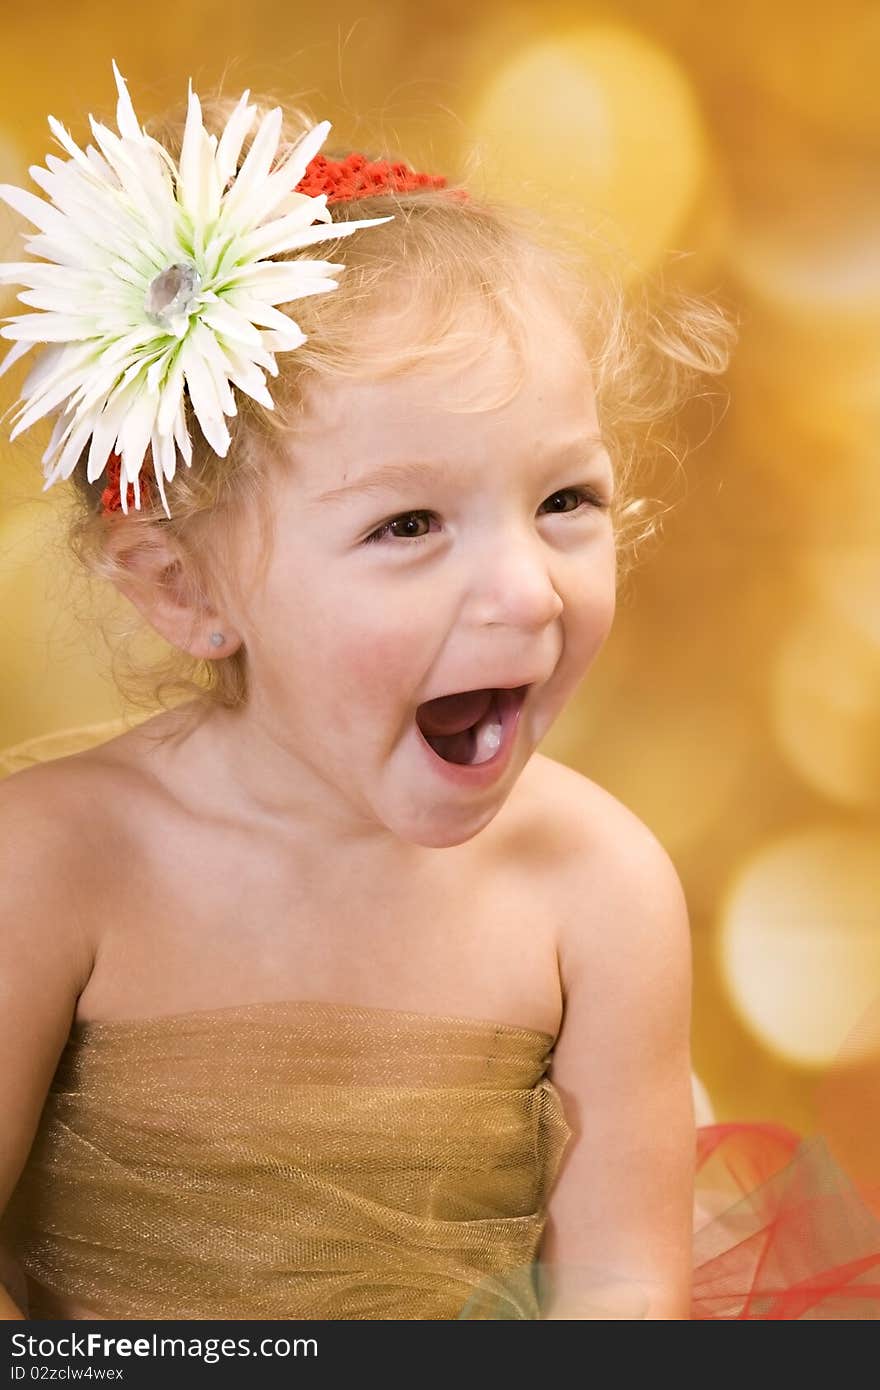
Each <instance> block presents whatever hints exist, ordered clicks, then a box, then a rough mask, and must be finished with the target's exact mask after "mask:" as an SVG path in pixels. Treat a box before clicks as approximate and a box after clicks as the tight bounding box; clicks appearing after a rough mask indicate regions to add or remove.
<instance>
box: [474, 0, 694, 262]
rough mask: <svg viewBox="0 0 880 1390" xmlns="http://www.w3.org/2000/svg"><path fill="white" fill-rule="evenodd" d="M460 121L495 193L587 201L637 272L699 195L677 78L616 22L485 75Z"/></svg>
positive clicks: (690, 110)
mask: <svg viewBox="0 0 880 1390" xmlns="http://www.w3.org/2000/svg"><path fill="white" fill-rule="evenodd" d="M472 122H473V125H474V127H475V129H476V134H477V138H478V140H479V141H480V142H485V143H486V145H487V146H488V154H487V159H486V173H487V178H488V179H489V180H490V181H491V183H492V184H493V190H494V191H495V193H496V194H498V193H500V194H501V195H502V196H509V197H510V198H511V199H512V200H514V201H517V200H519V199H521V198H523V197H531V200H532V201H533V202H534V203H536V204H539V205H540V204H543V203H544V202H545V201H546V202H547V203H548V204H549V206H550V207H551V208H554V209H560V210H561V209H564V208H565V206H566V204H569V205H570V206H571V208H572V209H573V210H574V211H575V212H576V213H577V214H579V215H582V212H583V209H584V208H585V206H587V205H588V206H589V207H590V208H591V209H593V210H594V211H595V212H597V213H598V214H599V216H600V219H602V218H605V217H608V218H610V219H611V221H612V223H613V224H614V226H613V228H612V239H614V240H617V241H619V242H620V243H621V244H622V245H623V246H624V248H625V250H626V251H628V252H629V254H630V255H632V256H633V257H634V259H635V261H636V262H637V263H638V265H639V266H640V267H641V269H643V270H645V269H647V268H648V267H649V266H650V265H652V264H653V263H654V262H655V261H657V260H658V258H659V257H660V256H661V255H662V254H663V252H664V251H665V249H666V248H667V247H668V246H669V245H670V244H671V243H672V242H674V241H675V239H676V234H677V231H678V229H679V228H680V227H681V226H682V224H683V223H684V222H685V221H686V220H687V218H688V217H689V215H690V214H691V212H692V210H693V207H694V204H695V202H696V200H697V198H698V195H699V191H700V187H701V183H702V180H703V177H704V172H705V167H706V143H705V137H704V132H703V124H702V118H701V113H700V110H699V108H698V106H697V104H696V101H695V99H694V95H693V92H692V89H691V86H690V83H689V81H688V78H687V75H686V73H685V72H684V70H683V69H682V68H681V67H680V66H679V64H678V63H677V62H676V61H675V59H674V58H672V57H671V56H670V55H669V54H667V53H666V52H664V51H663V49H662V48H660V47H659V46H658V45H657V44H655V43H654V42H652V41H651V39H649V38H648V37H646V36H645V35H643V34H639V33H637V32H635V31H633V30H630V29H627V28H625V27H622V26H614V25H606V26H601V25H597V26H595V27H587V28H580V29H576V30H573V31H568V32H566V33H563V34H559V35H556V36H554V37H553V38H552V39H543V40H542V39H534V40H533V41H531V42H529V43H527V44H525V45H524V46H523V47H522V48H520V49H519V50H518V51H517V52H516V53H515V54H514V55H513V56H512V57H510V58H509V59H508V60H507V61H504V62H502V63H501V65H500V66H499V67H498V68H496V69H495V70H494V71H493V72H492V74H491V76H490V77H489V78H488V79H487V81H486V83H485V86H484V88H483V90H482V92H481V93H480V95H479V97H478V98H477V100H476V103H475V108H474V110H473V112H472Z"/></svg>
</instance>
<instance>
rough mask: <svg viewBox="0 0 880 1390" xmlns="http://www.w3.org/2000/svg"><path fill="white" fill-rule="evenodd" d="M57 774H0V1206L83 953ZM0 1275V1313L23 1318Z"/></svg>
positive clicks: (82, 971) (61, 1038)
mask: <svg viewBox="0 0 880 1390" xmlns="http://www.w3.org/2000/svg"><path fill="white" fill-rule="evenodd" d="M56 786H57V778H56V776H55V774H54V773H52V774H49V773H46V772H44V771H43V770H42V769H40V770H34V771H33V772H32V771H31V770H30V769H29V770H28V771H26V772H21V773H15V774H13V775H12V776H11V777H9V778H6V779H5V780H4V781H0V1059H2V1065H0V1213H2V1212H3V1211H4V1210H5V1208H6V1205H7V1203H8V1202H9V1198H10V1196H11V1195H12V1191H13V1189H14V1187H15V1184H16V1183H17V1181H18V1178H19V1176H20V1174H21V1170H22V1168H23V1167H24V1164H25V1162H26V1160H27V1156H28V1153H29V1151H30V1147H31V1144H32V1143H33V1139H34V1135H35V1134H36V1130H37V1125H38V1123H39V1119H40V1115H41V1113H42V1109H43V1105H44V1104H45V1100H46V1095H47V1093H48V1090H49V1085H50V1083H51V1080H52V1076H53V1073H54V1071H55V1067H56V1066H57V1063H58V1059H59V1056H60V1054H61V1052H62V1050H63V1047H64V1044H65V1042H66V1040H67V1037H68V1034H69V1032H70V1026H71V1023H72V1020H73V1017H74V1015H75V1012H76V1001H77V997H78V995H79V993H80V992H81V990H82V989H83V988H84V986H85V984H86V981H87V980H88V977H89V975H90V973H91V968H92V963H93V962H92V953H91V951H90V949H89V947H88V945H87V942H86V940H85V938H84V934H83V933H81V932H80V930H79V917H78V912H77V909H78V907H79V906H80V895H78V893H77V888H76V885H77V881H79V882H80V883H81V882H82V874H81V873H79V874H78V873H77V864H78V862H79V859H80V857H81V856H83V855H85V856H88V855H89V854H90V853H91V849H90V847H89V844H88V840H87V837H85V836H84V833H83V832H84V827H83V823H82V817H80V818H78V819H77V820H76V822H75V823H74V824H73V825H72V826H71V824H70V823H69V822H68V819H67V817H66V815H65V808H64V799H63V798H59V796H58V795H57V791H56ZM24 1316H25V1314H24V1313H22V1312H21V1311H20V1309H19V1308H18V1306H17V1304H16V1303H15V1301H14V1299H13V1298H12V1296H11V1294H10V1293H9V1291H8V1289H7V1288H6V1287H5V1286H4V1285H3V1284H2V1283H0V1321H4V1322H8V1321H12V1320H13V1319H16V1318H21V1317H24Z"/></svg>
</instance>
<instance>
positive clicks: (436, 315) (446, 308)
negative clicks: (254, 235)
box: [64, 95, 736, 719]
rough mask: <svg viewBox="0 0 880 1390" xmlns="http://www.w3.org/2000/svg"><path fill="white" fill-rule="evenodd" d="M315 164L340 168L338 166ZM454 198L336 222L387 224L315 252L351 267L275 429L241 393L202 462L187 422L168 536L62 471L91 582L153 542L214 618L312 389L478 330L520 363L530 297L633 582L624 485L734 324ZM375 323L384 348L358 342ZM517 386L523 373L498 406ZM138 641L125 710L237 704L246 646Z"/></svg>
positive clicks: (215, 113) (554, 238)
mask: <svg viewBox="0 0 880 1390" xmlns="http://www.w3.org/2000/svg"><path fill="white" fill-rule="evenodd" d="M252 100H254V99H253V98H252ZM256 103H257V105H258V108H259V114H260V115H262V114H263V112H264V111H265V110H266V109H268V107H269V106H270V105H274V104H277V103H275V102H273V101H271V100H267V99H266V98H264V97H260V98H257V99H256ZM202 106H203V112H204V119H205V125H206V127H207V128H208V130H219V129H222V127H223V125H224V124H225V122H226V120H227V119H228V117H229V115H230V113H231V111H232V108H233V106H234V102H233V101H232V100H231V99H227V98H224V97H222V96H220V95H216V96H214V97H212V98H209V99H207V100H203V103H202ZM185 115H186V112H185V108H184V107H181V108H179V109H178V110H175V111H173V112H172V113H170V114H169V115H167V116H165V117H163V118H160V119H157V120H154V121H152V122H149V123H147V126H146V128H147V129H148V131H149V133H151V134H152V135H154V136H155V137H156V138H157V139H158V140H160V141H161V142H162V143H163V144H164V145H165V147H166V148H167V149H168V150H169V151H170V152H171V153H172V154H173V155H174V156H175V158H177V157H179V153H180V146H181V142H182V138H183V129H184V123H185ZM316 123H317V122H316V119H315V118H314V117H313V116H312V115H311V113H310V112H309V111H307V110H305V109H304V108H302V107H300V106H293V105H287V106H286V107H285V123H284V136H283V138H284V140H285V141H286V142H288V143H293V142H294V141H296V140H297V139H298V138H299V137H300V136H301V135H302V134H303V133H304V132H305V131H306V130H309V129H311V128H312V127H313V126H314V125H315V124H316ZM247 148H248V146H247V145H246V146H245V149H244V150H243V151H242V156H241V157H242V158H244V155H245V154H246V153H247ZM322 153H324V154H325V155H327V156H328V157H329V158H331V159H341V158H344V156H345V154H346V153H348V151H334V150H332V149H327V148H325V149H324V150H323V151H322ZM369 157H370V158H378V157H379V156H375V155H371V156H369ZM455 188H459V189H461V188H464V182H461V183H459V184H458V185H449V186H447V187H446V188H436V189H435V188H422V189H418V190H417V191H413V192H406V193H398V192H390V191H389V192H385V191H383V192H381V193H380V194H372V195H370V196H366V197H359V198H357V199H354V200H346V201H340V202H336V203H334V204H331V205H330V211H331V213H333V214H334V215H335V217H336V219H337V220H348V219H349V218H355V217H358V218H360V217H364V218H368V217H378V216H383V215H387V214H389V213H393V215H394V216H393V220H391V221H389V222H386V223H384V224H382V225H380V226H376V227H371V228H369V229H368V230H367V231H364V232H363V233H361V234H358V235H355V236H353V237H348V238H344V237H340V238H339V239H338V240H337V241H333V240H328V241H327V242H325V243H322V246H321V255H322V257H324V258H326V259H327V260H334V259H339V260H341V261H342V262H343V263H344V265H345V271H344V273H342V274H341V275H340V277H339V288H338V289H336V290H334V291H333V293H332V294H329V295H316V296H313V297H309V298H305V299H301V300H297V301H296V304H295V306H290V307H289V309H288V312H292V313H293V316H294V318H295V319H296V321H297V323H298V324H299V325H300V327H301V328H302V329H303V331H304V332H305V333H306V334H307V335H308V341H307V342H306V343H304V344H303V345H302V346H301V347H299V348H297V349H296V351H294V352H288V353H282V354H280V356H279V359H278V362H279V376H278V377H277V378H275V379H274V380H273V382H272V388H271V392H272V396H273V400H274V402H275V410H274V411H269V410H267V409H266V408H264V407H263V406H261V405H260V404H258V403H257V402H255V401H253V400H252V399H250V398H249V397H245V396H243V395H242V394H241V393H239V396H238V406H239V412H238V415H237V416H236V417H234V418H233V419H232V420H231V421H229V427H230V433H231V435H232V444H231V447H230V449H229V452H228V454H227V456H226V457H225V458H220V457H218V456H217V455H215V454H214V453H213V451H212V450H211V448H210V446H209V445H208V444H207V443H206V441H205V440H204V438H203V436H202V434H201V431H200V429H199V427H198V424H197V423H196V422H195V421H194V419H193V417H192V413H191V411H189V416H188V419H189V424H190V433H191V436H192V439H193V459H192V466H191V467H186V466H185V465H184V464H181V463H180V462H179V463H178V467H177V469H176V472H175V475H174V478H173V479H171V480H170V481H169V482H167V483H166V493H167V497H168V505H169V508H170V511H171V516H170V518H169V517H168V516H166V515H165V512H164V510H163V508H162V506H161V501H160V500H159V499H158V498H157V497H155V496H154V493H155V489H151V490H150V495H149V496H148V497H147V496H144V494H143V493H142V497H141V509H140V510H139V511H138V510H134V509H133V508H132V509H130V511H129V513H128V515H127V516H125V515H123V514H121V513H114V514H111V515H110V516H107V515H103V514H102V508H101V494H102V492H103V490H104V487H105V486H106V482H107V479H106V477H104V476H102V477H101V478H99V479H97V480H96V481H95V482H93V483H89V482H88V481H87V478H86V470H85V468H84V467H82V466H79V465H78V466H77V468H76V469H74V472H73V474H72V475H71V480H70V481H71V483H72V487H70V488H69V489H67V492H68V495H69V504H68V505H69V513H68V514H67V516H66V518H65V527H64V542H65V544H66V545H67V546H68V547H69V549H70V550H71V551H72V553H73V555H74V556H75V557H76V560H77V561H78V562H79V563H80V564H81V565H82V566H83V568H84V570H85V573H86V575H87V576H89V577H91V578H93V579H101V580H108V579H109V580H110V581H111V582H113V583H115V584H117V585H118V584H119V582H120V581H123V580H124V579H125V577H126V571H125V565H124V560H123V558H122V557H121V556H120V548H119V545H118V544H114V545H111V544H110V543H109V542H110V537H111V535H112V536H113V537H114V539H115V540H117V541H118V540H119V533H118V531H116V529H115V528H118V527H124V528H125V532H124V538H125V543H126V545H128V543H129V542H130V544H131V546H133V547H134V546H137V545H138V544H140V543H142V542H147V543H149V539H150V537H152V536H154V535H155V534H156V531H157V530H158V532H160V533H161V535H162V537H163V538H164V539H165V540H166V541H167V542H168V543H169V544H171V545H172V548H173V549H174V551H175V553H177V554H178V555H179V556H180V557H181V565H182V566H183V568H184V570H185V572H186V578H187V581H188V583H189V584H190V585H191V586H192V588H193V592H194V593H195V594H196V595H197V596H199V597H203V598H204V599H205V600H206V601H207V602H213V604H214V606H219V605H218V603H217V600H218V596H219V595H222V594H223V593H229V592H236V593H237V592H238V587H237V586H238V583H239V580H240V578H241V577H240V576H239V575H238V574H237V572H236V568H235V560H234V556H235V553H236V552H235V539H236V535H237V534H238V530H239V528H240V526H241V524H242V521H243V519H244V518H246V517H248V518H253V519H254V520H255V521H256V523H257V525H258V527H259V535H260V538H261V541H262V544H261V545H260V548H259V553H260V555H261V556H262V558H263V563H265V562H266V561H267V560H268V557H269V554H270V550H271V536H272V525H273V478H274V476H275V470H276V469H279V470H283V469H284V468H285V467H286V468H288V469H289V468H290V466H291V465H290V460H289V458H286V457H285V450H284V441H285V438H287V439H288V440H289V438H290V432H291V431H294V432H295V430H296V427H297V417H298V415H299V414H300V412H301V411H302V409H303V394H304V388H305V386H306V384H307V382H308V381H309V380H310V379H315V378H317V379H318V380H321V379H327V378H336V379H348V380H358V379H359V380H364V379H370V380H377V381H378V380H383V379H387V378H389V377H393V376H399V375H400V374H402V373H405V372H407V371H410V370H412V369H415V368H417V367H422V368H424V367H429V366H431V365H432V364H436V365H437V366H442V365H443V364H445V363H448V364H449V365H451V366H455V365H458V366H462V365H465V364H466V363H467V362H468V361H470V360H474V359H476V358H478V357H479V356H480V355H481V353H482V352H483V351H484V350H485V342H486V338H487V333H486V327H487V320H488V325H489V327H490V330H493V331H495V332H496V333H502V334H504V335H506V337H507V339H508V341H509V342H510V343H511V345H512V346H513V347H514V349H515V360H516V361H518V362H520V363H521V362H522V358H523V354H522V351H521V349H522V346H523V344H524V342H525V341H526V339H527V336H528V333H529V312H528V311H529V303H530V295H531V294H533V293H534V292H535V291H536V290H537V291H538V292H539V293H543V294H545V295H550V296H551V298H552V301H553V302H554V303H555V304H556V305H558V307H559V309H560V310H561V311H562V312H563V314H565V315H567V316H568V319H569V321H570V322H571V323H572V325H573V326H574V327H575V328H576V330H577V333H578V336H579V339H580V341H581V343H582V344H583V347H584V350H585V353H586V356H587V359H588V361H589V365H590V370H591V377H592V385H593V390H594V393H595V399H596V406H597V410H598V415H599V421H600V425H601V429H602V434H603V437H604V439H605V442H606V444H607V447H608V451H609V454H610V455H611V459H612V463H613V466H614V472H615V482H616V486H615V496H614V502H613V505H612V521H613V524H614V534H615V543H616V548H617V556H618V583H620V581H621V580H623V579H624V578H625V577H626V576H627V575H628V573H629V572H630V570H631V569H632V568H633V567H634V565H635V563H636V560H637V556H638V553H639V549H640V546H641V544H642V543H643V542H644V541H645V540H646V539H647V538H648V536H650V535H652V534H654V533H655V531H656V529H657V515H656V514H654V515H651V514H650V512H649V511H646V507H645V503H646V501H647V500H648V499H645V498H643V497H639V496H638V495H637V491H636V489H635V484H636V483H637V482H638V481H639V479H640V478H641V479H644V477H645V476H647V473H648V471H649V470H650V468H651V466H652V462H653V461H654V460H656V459H657V458H658V457H659V454H660V453H661V452H665V453H666V454H668V455H670V456H671V457H673V458H674V459H677V456H676V453H675V450H674V448H672V447H671V443H672V433H673V425H674V420H675V417H676V415H677V414H678V412H679V410H680V408H681V407H682V406H683V405H684V404H685V403H686V402H687V401H688V399H689V398H690V397H691V396H692V395H693V394H694V392H695V385H696V384H698V383H699V381H700V379H701V378H702V377H703V376H705V375H709V376H715V375H719V374H721V373H722V372H724V371H725V369H726V367H727V364H728V360H729V356H730V351H731V347H732V344H733V342H734V341H735V338H736V327H735V325H734V322H733V318H732V315H731V313H730V311H729V310H728V309H726V308H725V307H723V306H722V305H721V304H720V303H719V302H717V301H716V300H713V299H710V298H708V297H700V296H695V295H692V294H688V293H686V292H684V291H682V290H680V289H678V288H672V289H667V288H666V286H665V285H664V284H663V281H662V276H661V275H659V274H655V275H654V276H653V277H651V278H648V279H646V278H645V277H641V278H639V277H633V276H630V275H629V274H628V267H627V266H626V263H625V260H624V258H623V257H622V255H621V254H620V253H619V252H618V251H616V250H615V248H614V246H612V245H609V243H608V242H607V241H606V240H605V239H604V238H603V237H602V236H601V235H600V234H599V232H598V231H595V232H589V231H585V230H584V229H583V228H580V229H578V232H577V234H576V235H572V234H570V233H562V232H560V231H559V230H558V228H554V229H553V230H552V233H551V232H550V231H549V230H548V228H547V225H546V223H545V222H544V220H543V219H542V217H541V216H540V214H539V213H537V212H534V211H530V210H529V209H528V208H526V207H519V206H512V205H510V204H508V203H503V202H501V201H499V200H497V199H490V198H487V197H484V196H481V197H477V196H474V194H473V193H472V192H470V193H469V196H468V197H467V198H462V197H461V196H450V193H451V192H454V189H455ZM297 254H300V255H306V256H310V255H311V254H312V252H311V251H310V250H307V251H305V252H300V253H297V252H291V253H288V255H287V257H286V259H294V258H295V257H296V256H297ZM279 307H282V308H283V307H284V306H279ZM380 316H381V333H380V332H378V331H377V332H376V333H373V334H370V331H369V330H370V324H371V323H372V322H376V321H378V320H379V318H380ZM522 379H523V378H522V374H521V372H520V375H519V376H518V377H517V380H516V382H515V383H514V385H513V388H512V390H511V391H510V393H509V394H508V396H506V397H505V400H506V399H510V397H511V396H512V395H513V394H514V393H515V391H516V390H517V389H518V386H519V385H520V383H521V381H522ZM488 404H492V405H498V404H503V401H497V400H493V401H492V402H491V403H489V402H486V401H477V402H474V403H472V404H471V405H470V406H469V407H468V408H471V409H473V408H475V409H480V408H485V407H486V406H487V405H488ZM188 409H189V407H188ZM661 426H663V427H665V428H666V429H667V435H668V437H667V438H664V436H663V434H662V432H659V427H661ZM144 626H145V624H144V623H143V622H142V621H141V622H138V620H137V619H136V620H135V623H134V626H132V627H131V628H130V629H129V630H128V631H127V632H126V633H124V634H123V635H122V636H121V637H120V639H119V642H118V645H117V646H116V648H115V650H114V652H113V678H114V680H115V682H116V685H117V689H118V690H119V692H120V694H122V696H123V697H124V698H125V699H126V700H127V702H128V703H129V705H132V706H134V707H141V708H144V709H148V710H149V709H152V710H155V709H156V708H157V707H161V708H168V707H169V706H170V705H172V704H174V705H176V704H178V703H180V701H181V700H182V699H189V701H190V707H189V708H190V713H191V715H192V716H193V717H194V718H195V719H198V718H200V717H202V716H203V715H204V714H205V713H207V712H208V711H209V710H210V709H211V708H212V707H215V706H223V707H226V708H230V709H231V708H236V707H239V706H241V705H243V704H244V703H246V701H247V699H248V689H249V670H248V652H247V648H246V644H244V643H242V644H241V645H240V646H239V647H238V648H237V649H236V650H235V651H234V652H232V653H231V654H230V655H228V656H223V657H218V658H214V659H211V660H205V659H202V658H197V657H193V656H191V655H190V654H189V653H188V652H186V651H184V650H182V649H178V648H176V647H172V646H169V648H168V651H167V655H160V657H159V658H158V659H157V658H156V657H155V656H153V655H151V656H150V657H149V659H144V658H143V657H142V656H137V655H135V652H134V647H135V645H136V639H137V637H138V636H139V635H140V634H141V632H142V631H143V629H144Z"/></svg>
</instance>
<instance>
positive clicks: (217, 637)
mask: <svg viewBox="0 0 880 1390" xmlns="http://www.w3.org/2000/svg"><path fill="white" fill-rule="evenodd" d="M225 641H226V638H225V637H224V635H223V633H222V632H212V633H211V645H212V646H213V647H222V646H223V643H224V642H225Z"/></svg>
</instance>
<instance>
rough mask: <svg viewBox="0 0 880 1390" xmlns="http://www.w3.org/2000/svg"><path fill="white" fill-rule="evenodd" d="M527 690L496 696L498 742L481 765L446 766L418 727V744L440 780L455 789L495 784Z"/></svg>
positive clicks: (509, 749) (513, 739) (507, 758)
mask: <svg viewBox="0 0 880 1390" xmlns="http://www.w3.org/2000/svg"><path fill="white" fill-rule="evenodd" d="M526 694H527V690H526V689H525V688H523V687H521V688H520V689H519V690H518V691H515V690H502V691H500V692H499V694H498V707H499V713H500V715H501V742H500V743H499V745H498V747H497V748H496V750H495V752H494V753H493V754H492V756H491V758H487V759H486V761H485V762H484V763H448V762H447V761H446V759H445V758H441V757H440V754H439V753H435V752H434V749H433V748H432V747H431V745H430V743H429V742H428V740H427V739H426V738H425V736H424V734H423V733H422V731H421V729H420V728H419V726H418V724H416V726H415V729H416V733H417V735H418V739H419V743H420V744H421V746H422V748H424V750H425V752H426V753H427V755H428V757H429V758H430V760H431V764H432V766H433V768H434V770H435V772H439V774H440V776H441V777H445V778H446V780H447V781H448V782H451V783H452V784H453V785H454V786H456V787H486V786H489V785H490V784H491V783H492V782H495V781H497V779H498V778H499V777H500V776H501V774H502V772H504V770H505V768H506V767H507V764H508V763H509V762H510V757H511V754H512V753H513V745H514V743H515V742H516V730H517V725H518V724H519V717H520V715H521V714H522V711H523V705H524V704H525V698H526Z"/></svg>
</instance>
